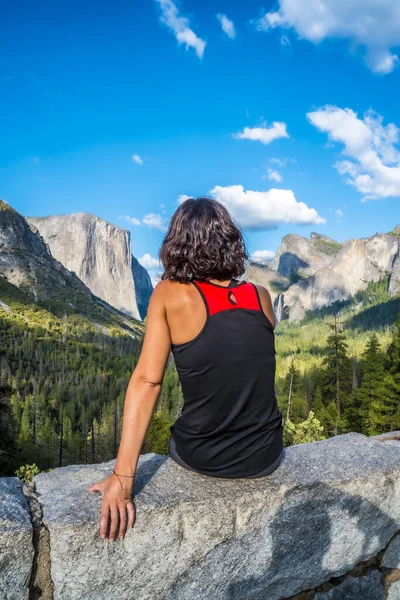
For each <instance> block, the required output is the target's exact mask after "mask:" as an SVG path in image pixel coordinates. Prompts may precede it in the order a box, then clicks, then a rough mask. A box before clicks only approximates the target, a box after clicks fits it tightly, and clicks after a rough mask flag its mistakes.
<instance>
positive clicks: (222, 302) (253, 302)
mask: <svg viewBox="0 0 400 600" xmlns="http://www.w3.org/2000/svg"><path fill="white" fill-rule="evenodd" d="M196 284H197V285H198V287H199V288H200V290H201V291H202V292H203V295H204V298H205V300H206V303H207V305H208V311H209V314H210V316H211V315H215V313H218V312H221V311H223V310H232V309H233V308H248V309H251V310H261V307H260V303H259V301H258V296H257V291H256V289H255V288H254V286H253V285H252V284H251V283H248V282H246V283H243V284H241V285H238V286H236V287H230V288H228V287H220V286H217V285H213V284H212V283H207V282H205V281H196ZM230 293H232V294H233V295H234V297H235V299H236V304H232V302H230V300H229V294H230Z"/></svg>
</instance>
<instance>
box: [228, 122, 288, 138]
mask: <svg viewBox="0 0 400 600" xmlns="http://www.w3.org/2000/svg"><path fill="white" fill-rule="evenodd" d="M233 137H234V138H236V139H238V140H256V141H259V142H262V143H263V144H270V143H271V142H273V141H274V140H277V139H279V138H288V137H289V134H288V132H287V131H286V123H278V122H276V121H275V122H274V123H272V127H265V126H264V127H245V128H244V129H243V131H242V132H240V133H234V134H233Z"/></svg>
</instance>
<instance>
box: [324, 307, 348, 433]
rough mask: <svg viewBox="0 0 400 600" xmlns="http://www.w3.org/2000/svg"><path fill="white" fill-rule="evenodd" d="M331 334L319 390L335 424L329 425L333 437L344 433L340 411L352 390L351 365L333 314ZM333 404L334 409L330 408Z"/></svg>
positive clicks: (343, 339) (343, 338) (344, 340)
mask: <svg viewBox="0 0 400 600" xmlns="http://www.w3.org/2000/svg"><path fill="white" fill-rule="evenodd" d="M329 326H330V328H331V329H332V333H331V334H330V335H329V336H328V339H327V349H326V355H325V357H324V358H323V361H322V363H323V367H325V368H324V371H323V376H322V382H321V389H322V392H323V397H324V400H325V404H326V406H327V408H328V407H329V411H328V414H329V416H330V418H331V419H332V418H334V419H335V422H334V423H332V424H331V425H330V429H331V432H332V434H333V435H337V434H338V433H341V432H342V431H345V422H344V419H343V415H342V411H343V407H344V406H345V404H346V400H347V399H348V397H349V394H350V392H351V389H352V365H351V361H350V359H349V357H348V355H347V349H348V344H347V341H346V336H345V334H344V332H343V331H340V330H339V328H338V324H337V318H336V314H335V319H334V324H333V325H332V324H330V325H329ZM331 404H334V409H332V408H331V407H330V405H331Z"/></svg>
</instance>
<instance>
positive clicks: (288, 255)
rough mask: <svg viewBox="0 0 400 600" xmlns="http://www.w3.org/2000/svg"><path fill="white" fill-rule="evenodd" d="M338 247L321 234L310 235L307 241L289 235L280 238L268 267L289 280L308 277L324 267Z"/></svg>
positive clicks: (336, 243)
mask: <svg viewBox="0 0 400 600" xmlns="http://www.w3.org/2000/svg"><path fill="white" fill-rule="evenodd" d="M340 246H341V244H339V243H338V242H336V241H335V240H332V239H331V238H328V237H327V236H324V235H321V234H317V233H311V236H310V239H309V240H308V239H307V238H304V237H302V236H301V235H296V234H294V233H289V234H288V235H285V236H284V237H283V238H282V241H281V244H280V246H279V248H278V251H277V253H276V254H275V256H274V258H273V259H272V260H271V262H270V263H269V267H271V269H273V270H275V271H278V272H279V273H280V274H281V275H284V276H285V277H289V278H290V277H292V276H293V275H303V276H310V275H313V274H314V273H315V272H316V271H318V270H319V269H323V268H324V267H326V266H327V265H328V264H329V263H330V262H331V261H332V258H333V257H334V256H335V254H336V253H337V252H338V250H340Z"/></svg>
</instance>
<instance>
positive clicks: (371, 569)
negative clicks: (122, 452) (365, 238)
mask: <svg viewBox="0 0 400 600" xmlns="http://www.w3.org/2000/svg"><path fill="white" fill-rule="evenodd" d="M113 465H114V461H111V462H109V463H103V464H98V465H73V466H69V467H63V468H59V469H54V470H53V471H51V472H49V473H43V474H40V475H37V476H36V477H35V478H34V484H35V494H36V499H37V501H38V505H40V508H41V513H42V527H43V528H45V530H46V532H48V536H49V540H50V543H49V546H50V559H49V560H48V561H47V562H46V561H43V560H40V556H39V557H38V556H37V553H39V554H40V552H41V551H42V550H41V549H40V545H39V546H38V548H36V552H35V554H36V556H35V558H34V559H33V546H32V542H31V539H32V535H31V524H30V520H29V512H28V508H27V504H26V502H25V504H24V497H23V496H22V492H21V491H19V492H18V497H17V498H16V496H15V494H16V491H15V489H16V487H15V486H16V485H17V482H18V480H17V479H16V478H5V479H2V480H0V492H1V504H0V508H1V514H0V519H1V521H0V522H1V523H2V528H1V529H0V551H1V558H0V560H1V561H2V562H1V565H2V567H3V568H2V570H1V573H0V590H1V593H2V594H3V595H2V596H1V597H2V598H3V597H4V598H5V599H7V600H9V599H12V600H14V599H15V600H19V599H21V598H33V597H35V598H43V599H45V600H51V599H52V598H54V599H55V600H61V599H62V600H64V599H65V600H66V599H68V600H78V599H79V600H81V599H83V598H84V599H85V600H92V599H93V600H109V599H110V598H120V599H123V600H197V599H199V598H207V600H280V599H289V598H292V599H293V600H294V599H296V600H312V599H315V600H341V599H345V598H349V599H350V598H351V599H352V600H357V599H358V598H360V599H361V598H363V599H365V598H367V597H368V598H369V600H385V599H387V598H390V600H399V599H400V595H398V594H399V591H400V583H399V582H400V556H399V552H400V543H399V536H400V432H392V433H390V434H385V435H384V436H375V437H367V436H364V435H361V434H358V433H348V434H345V435H340V436H336V437H333V438H331V439H329V440H324V441H321V442H315V443H309V444H301V445H298V446H292V447H290V448H287V449H285V457H284V460H283V462H282V463H281V465H280V467H279V468H278V469H277V470H276V471H275V472H274V473H273V474H272V475H270V476H267V477H264V478H262V479H217V478H212V477H207V476H204V475H199V474H197V473H194V472H191V471H187V470H185V469H183V468H182V467H180V466H179V465H177V464H176V463H175V462H174V461H173V460H172V459H171V458H169V457H166V456H163V455H158V454H144V455H141V457H140V459H139V465H138V472H137V478H136V483H135V506H136V523H135V526H134V528H133V529H131V530H129V531H128V532H127V535H126V537H125V539H124V540H123V541H115V542H109V541H107V540H106V541H103V540H101V539H100V538H99V508H100V500H101V497H100V494H98V493H90V492H87V491H86V488H87V486H88V485H90V484H91V483H93V482H95V481H98V480H100V479H102V478H104V477H106V476H107V475H108V474H110V473H111V470H112V467H113ZM10 482H11V483H10ZM13 486H14V487H13ZM10 489H11V492H10V491H9V490H10ZM10 494H11V495H10ZM13 494H14V496H13ZM12 503H14V504H12ZM15 503H16V504H15ZM18 503H19V506H20V508H18V506H17V505H18ZM14 505H15V506H17V509H10V507H11V506H14ZM4 523H6V525H5V526H4V525H3V524H4ZM10 523H13V525H10ZM13 527H14V529H13ZM10 531H15V532H17V533H18V532H19V533H18V535H17V533H16V535H15V540H14V543H13V546H12V551H11V552H10V543H9V537H7V536H9V535H10ZM7 553H8V554H7ZM33 562H35V564H36V568H37V570H39V571H40V569H41V568H42V567H41V565H42V564H43V563H45V564H46V565H47V566H46V569H47V571H48V575H47V577H48V578H49V579H51V581H50V582H48V583H49V585H45V591H44V592H43V595H40V589H39V587H38V585H37V584H36V587H35V590H36V592H35V594H36V595H35V596H33V595H32V589H31V590H30V589H29V587H30V586H32V580H33V578H32V577H31V583H30V584H29V565H31V564H33ZM16 563H17V564H18V566H19V573H20V575H19V576H18V573H17V572H18V569H16V568H15V564H16ZM12 564H14V568H12V566H10V565H12ZM43 568H44V567H43ZM37 578H38V580H39V581H40V580H41V581H42V582H43V581H44V579H45V578H44V576H43V573H42V574H40V572H39V573H38V574H37ZM4 590H5V591H4ZM49 590H50V591H49ZM366 590H367V592H366ZM30 594H31V595H30ZM0 595H1V594H0Z"/></svg>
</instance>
